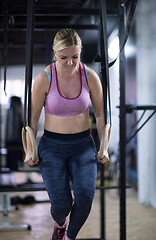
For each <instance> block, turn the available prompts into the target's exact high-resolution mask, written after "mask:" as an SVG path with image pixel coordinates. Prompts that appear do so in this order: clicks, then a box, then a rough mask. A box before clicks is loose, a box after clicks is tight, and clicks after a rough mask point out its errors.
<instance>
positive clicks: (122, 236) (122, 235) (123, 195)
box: [119, 0, 126, 240]
mask: <svg viewBox="0 0 156 240" xmlns="http://www.w3.org/2000/svg"><path fill="white" fill-rule="evenodd" d="M124 34H125V25H124V4H121V1H120V0H119V42H120V49H121V47H122V43H123V40H124ZM119 80H120V166H119V171H120V177H119V186H120V240H126V106H125V54H124V49H123V50H122V52H121V54H120V62H119Z"/></svg>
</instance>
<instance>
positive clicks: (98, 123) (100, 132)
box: [96, 116, 106, 141]
mask: <svg viewBox="0 0 156 240" xmlns="http://www.w3.org/2000/svg"><path fill="white" fill-rule="evenodd" d="M105 126H106V123H105V120H104V117H103V116H100V117H97V118H96V127H97V131H98V136H99V140H100V141H101V138H102V136H103V134H104V130H105Z"/></svg>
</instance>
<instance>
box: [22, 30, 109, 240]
mask: <svg viewBox="0 0 156 240" xmlns="http://www.w3.org/2000/svg"><path fill="white" fill-rule="evenodd" d="M81 48H82V43H81V39H80V37H79V35H78V34H77V32H75V31H74V30H72V29H64V30H61V31H59V32H58V33H57V34H56V36H55V38H54V42H53V51H54V55H55V58H56V62H54V63H53V64H50V65H49V66H47V67H46V69H44V71H42V72H41V73H39V75H38V76H37V78H36V80H35V82H34V86H33V91H32V102H31V109H32V113H31V128H32V129H33V131H34V134H35V135H36V134H37V124H38V120H39V117H40V114H41V110H42V107H43V106H44V108H45V122H44V134H43V136H42V137H41V140H40V143H39V147H38V155H39V157H38V158H37V159H36V161H35V162H33V161H32V150H31V146H30V142H29V139H28V150H27V154H26V162H27V164H28V165H30V166H33V165H34V164H37V163H38V162H39V167H40V170H41V174H42V177H43V180H44V183H45V186H46V189H47V192H48V195H49V198H50V202H51V214H52V217H53V219H54V221H55V225H54V232H53V235H52V238H51V239H52V240H56V239H75V238H76V236H77V234H78V232H79V230H80V229H81V227H82V226H83V224H84V223H85V221H86V219H87V217H88V215H89V212H90V210H91V206H92V201H93V197H94V193H95V187H96V172H97V160H98V161H99V162H101V163H104V162H105V161H107V160H108V158H107V152H106V156H105V157H104V158H103V159H100V156H99V153H98V154H96V149H95V144H94V141H93V139H92V137H91V135H90V130H89V101H90V99H91V102H92V105H93V110H94V114H95V118H96V124H97V130H98V134H99V139H101V137H102V135H103V132H104V128H105V121H104V112H103V91H102V86H101V82H100V79H99V77H98V76H97V74H96V73H95V72H94V71H93V70H92V69H90V68H87V67H86V66H85V65H84V64H82V63H81V62H80V55H81ZM70 180H71V182H72V185H73V193H74V203H73V199H72V195H71V188H70ZM69 213H70V218H69V224H68V228H67V234H66V235H65V231H66V227H67V222H66V217H67V216H68V215H69Z"/></svg>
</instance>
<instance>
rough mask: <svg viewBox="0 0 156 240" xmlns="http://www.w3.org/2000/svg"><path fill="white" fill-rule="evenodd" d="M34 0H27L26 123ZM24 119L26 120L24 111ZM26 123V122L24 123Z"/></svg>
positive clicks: (29, 89)
mask: <svg viewBox="0 0 156 240" xmlns="http://www.w3.org/2000/svg"><path fill="white" fill-rule="evenodd" d="M35 6H36V0H28V6H27V14H28V15H27V35H26V72H25V106H24V108H25V109H26V107H27V94H28V116H27V117H28V125H30V118H31V84H32V63H33V35H34V25H35ZM24 114H25V116H24V120H25V121H26V111H25V113H24ZM24 124H25V125H26V122H25V123H24Z"/></svg>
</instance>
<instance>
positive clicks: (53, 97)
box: [44, 63, 90, 116]
mask: <svg viewBox="0 0 156 240" xmlns="http://www.w3.org/2000/svg"><path fill="white" fill-rule="evenodd" d="M50 69H51V79H50V86H49V91H48V94H47V96H46V100H45V105H44V107H45V112H46V113H48V114H51V115H55V116H75V115H79V114H81V113H84V112H86V111H87V109H88V107H89V102H90V94H89V87H88V82H87V76H86V71H85V66H84V64H82V63H80V64H79V70H80V83H81V89H80V93H79V95H78V96H77V97H75V98H66V97H64V96H62V95H61V93H60V91H59V86H58V79H57V71H56V64H55V63H52V64H51V66H50Z"/></svg>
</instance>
